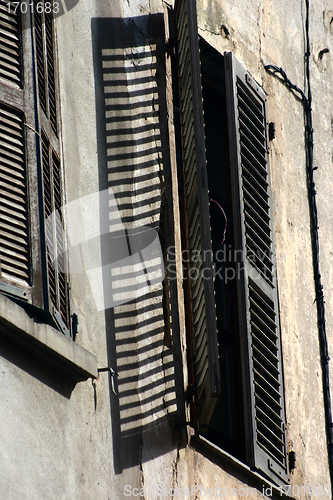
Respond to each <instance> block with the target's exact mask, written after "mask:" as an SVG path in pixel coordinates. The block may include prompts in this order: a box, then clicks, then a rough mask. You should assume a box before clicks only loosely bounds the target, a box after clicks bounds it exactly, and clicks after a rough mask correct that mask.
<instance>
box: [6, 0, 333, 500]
mask: <svg viewBox="0 0 333 500" xmlns="http://www.w3.org/2000/svg"><path fill="white" fill-rule="evenodd" d="M171 3H172V2H171V1H170V2H165V4H168V5H170V4H171ZM164 7H165V5H164V2H162V1H159V0H154V1H151V0H142V1H139V0H123V1H122V0H96V1H92V0H80V2H79V3H78V4H77V6H76V7H75V8H74V9H72V10H71V11H70V12H68V13H67V14H66V15H63V16H62V17H60V18H59V19H58V20H57V38H58V53H59V78H60V90H61V93H60V94H61V117H62V134H63V159H64V165H65V172H66V195H67V201H72V200H74V199H76V198H78V197H82V196H85V195H87V194H91V193H94V192H97V191H100V189H101V186H103V188H104V189H105V188H106V187H110V186H113V184H112V183H113V182H114V185H117V186H118V187H117V188H115V190H116V191H117V190H118V191H117V192H120V193H122V192H123V193H125V194H124V195H123V196H124V197H126V196H127V198H128V199H127V205H126V203H125V202H124V200H122V202H123V203H124V206H123V208H122V210H123V213H122V215H124V216H126V217H127V216H128V217H129V216H131V217H134V219H135V218H136V217H139V216H140V210H139V209H140V208H141V209H143V208H142V207H146V209H145V210H147V213H146V216H147V218H148V219H149V218H150V219H149V222H150V223H151V222H156V226H157V228H158V227H160V218H161V219H162V220H164V222H163V224H164V237H165V238H166V242H167V244H168V245H172V244H175V240H176V243H177V244H179V232H178V226H177V224H178V219H177V217H178V215H177V214H176V215H174V217H172V216H170V214H172V210H177V202H176V200H175V196H176V193H177V190H176V189H175V185H174V184H173V186H172V182H175V180H174V177H173V176H174V173H175V172H174V171H173V170H172V169H171V167H170V165H173V166H174V163H173V162H174V158H173V156H172V155H173V153H174V152H173V149H172V147H171V150H170V151H171V152H170V153H169V142H168V141H169V139H168V130H167V128H166V121H165V119H164V118H165V117H166V115H167V109H166V108H163V105H162V98H161V92H163V83H162V82H163V81H164V80H165V71H166V70H167V71H170V68H169V67H168V66H167V67H166V69H165V67H164V62H165V61H164V60H163V57H164V55H163V54H162V51H160V52H159V49H158V50H157V55H156V58H157V63H156V64H157V65H156V68H152V69H151V70H150V78H151V80H150V84H151V86H152V88H155V89H156V91H154V90H153V94H154V92H155V94H154V96H155V97H153V98H152V100H151V101H149V102H148V105H147V106H148V107H150V108H151V109H155V110H156V109H158V110H159V113H160V116H162V118H163V119H162V120H161V121H160V125H159V126H160V127H161V128H160V130H158V131H157V132H156V129H155V131H154V132H152V133H151V134H152V137H153V138H152V139H151V140H152V141H153V142H155V143H156V144H155V146H156V152H155V153H151V154H152V155H156V156H154V158H155V159H156V162H155V163H154V165H152V166H149V167H147V168H148V170H143V169H141V170H140V165H139V163H138V164H137V165H136V167H135V168H133V169H132V171H131V173H130V174H129V178H127V184H126V183H125V182H124V183H122V182H119V176H118V177H117V175H116V174H117V172H109V177H108V176H107V175H106V173H107V167H106V165H104V168H105V170H103V168H102V167H101V161H102V160H101V152H100V150H101V148H102V149H103V148H106V144H104V145H103V144H102V143H101V139H100V138H101V137H104V135H105V137H106V134H105V122H104V120H105V116H103V115H102V113H101V111H100V110H101V108H100V104H101V102H103V100H104V99H105V98H107V96H104V95H103V81H98V82H97V81H96V78H97V77H96V75H98V74H99V72H100V73H101V71H100V69H98V68H97V69H96V64H98V61H97V60H96V53H97V52H96V47H99V48H101V47H100V46H99V45H98V44H99V43H101V42H100V40H104V39H106V40H107V39H110V40H112V32H110V33H106V34H105V33H104V34H105V38H103V36H104V34H103V36H102V35H100V34H99V33H98V31H96V29H95V31H94V28H93V22H94V21H93V22H92V20H96V19H100V18H104V19H106V24H104V25H103V24H101V26H104V29H105V30H107V29H110V30H111V29H113V28H114V26H115V24H112V22H111V21H110V24H109V28H108V24H107V21H108V20H109V19H111V18H113V19H114V18H118V19H119V18H127V19H128V18H131V17H132V18H139V17H143V16H147V18H149V15H150V14H156V15H157V16H159V15H160V16H163V15H164V12H165V8H164ZM197 7H198V23H199V34H200V35H201V36H202V37H203V38H205V40H206V41H207V42H208V43H210V44H211V45H212V46H213V47H214V48H216V49H217V50H219V51H220V52H221V53H223V52H224V51H233V52H234V53H235V55H236V57H237V58H238V59H239V60H240V61H241V63H242V64H243V65H244V66H245V67H246V68H247V69H248V70H249V72H250V73H251V74H252V76H253V77H254V78H255V79H256V80H257V81H258V82H259V83H260V84H262V85H263V88H264V90H265V91H266V93H267V96H268V114H269V120H270V121H273V122H275V125H276V138H275V139H274V141H272V142H271V154H270V168H271V175H272V189H273V205H274V229H275V245H276V255H277V272H278V279H279V298H280V309H281V329H282V342H283V359H284V379H285V393H286V412H287V427H288V428H287V431H288V443H289V446H290V449H291V450H293V451H295V452H296V456H297V462H296V469H295V471H294V472H293V473H292V474H291V484H292V485H298V486H299V487H301V486H303V485H305V486H308V485H310V484H312V485H327V484H328V483H329V472H328V463H327V450H326V443H325V440H326V437H325V423H324V406H323V396H322V379H321V376H322V372H321V364H320V353H319V344H318V330H317V322H316V321H317V320H316V304H315V302H314V299H315V292H314V283H313V268H312V250H311V239H310V222H309V208H308V198H307V185H306V169H305V148H304V144H305V143H304V116H303V108H302V104H301V103H300V102H299V101H298V100H297V99H295V97H294V96H293V95H292V94H291V92H290V91H288V89H287V88H286V87H284V86H283V85H282V84H281V82H279V81H278V80H277V79H275V78H273V77H272V76H271V75H269V74H267V72H266V71H265V69H264V64H276V65H277V66H279V67H280V66H281V67H282V68H283V69H284V70H285V71H286V73H287V75H288V77H289V78H290V80H291V81H292V82H293V83H295V84H296V85H298V86H300V87H301V88H303V87H304V51H305V49H304V23H305V3H304V2H296V1H292V2H271V1H268V0H267V1H266V0H262V1H259V0H251V1H248V2H245V3H238V4H237V3H235V2H234V1H232V0H200V1H198V6H197ZM330 8H331V7H330V6H329V2H328V1H322V0H314V1H312V2H311V19H310V38H311V41H312V46H313V49H312V58H311V85H312V93H313V123H314V130H315V132H314V141H315V144H314V154H315V165H318V167H319V168H318V170H317V171H316V173H315V176H316V186H317V188H316V189H317V202H318V211H319V226H320V231H319V235H320V257H321V273H322V281H323V285H324V293H325V298H326V313H327V333H328V337H329V344H330V352H332V350H333V331H332V328H333V327H332V325H333V308H332V304H333V296H332V295H333V284H332V277H333V276H332V274H333V267H332V255H333V235H332V232H333V224H332V213H331V212H332V210H331V199H332V183H331V170H332V162H333V135H332V134H333V132H332V130H333V129H332V127H333V126H332V120H333V118H332V117H333V101H332V98H331V93H332V91H331V86H332V84H331V82H332V79H333V69H332V68H333V66H332V54H333V28H332V26H333V25H332V23H331V19H332V17H333V12H332V10H330ZM158 19H161V18H159V17H158ZM158 22H160V21H158ZM134 24H136V26H139V25H138V23H137V21H134ZM96 26H97V27H98V25H95V28H96ZM140 30H142V26H139V31H140ZM117 36H119V33H118V34H117ZM143 39H145V37H143ZM163 39H164V33H163V30H162V31H161V32H160V43H161V46H162V44H163ZM146 40H148V38H147V37H146ZM118 41H119V40H118ZM126 42H127V41H126V40H124V44H125V45H124V47H122V49H121V50H123V49H124V48H126V50H129V51H130V49H133V47H131V46H130V45H127V46H126ZM147 44H148V42H147ZM148 45H149V44H148ZM148 45H147V47H148ZM147 47H146V50H148V48H147ZM104 48H106V49H108V50H111V49H113V48H114V47H111V46H110V47H104ZM118 49H119V47H118V48H117V50H118ZM150 49H151V47H150ZM150 49H149V50H150ZM326 49H328V51H326ZM151 50H153V49H151ZM154 50H155V49H154ZM320 51H324V52H320ZM149 54H150V56H149V57H155V56H152V55H151V53H149ZM94 57H95V60H94ZM96 61H97V62H96ZM133 64H134V63H133ZM168 77H169V78H170V74H168ZM159 84H160V85H159ZM168 84H169V87H168V90H169V91H170V81H169V83H168ZM110 86H112V79H111V83H110ZM161 89H162V90H161ZM159 92H160V93H159ZM168 97H169V98H170V95H169V94H168ZM124 98H125V97H124ZM132 104H133V103H132ZM154 106H155V108H154ZM169 106H170V101H169ZM168 111H169V113H171V112H172V109H171V108H170V107H169V109H168ZM117 116H118V115H117ZM119 116H120V115H119ZM152 123H156V127H157V126H158V122H154V121H153V119H152ZM163 123H164V125H161V124H163ZM135 126H136V127H140V126H143V124H142V123H141V122H140V121H139V122H137V123H136V124H135ZM103 127H104V129H103ZM163 127H164V128H163ZM101 134H102V135H101ZM103 134H104V135H103ZM153 134H156V136H154V135H153ZM147 135H149V134H147ZM157 135H158V136H159V137H158V138H157ZM129 139H135V136H131V137H130V138H129ZM157 141H161V144H160V143H158V144H157ZM172 141H173V138H171V146H172V144H173V142H172ZM108 147H109V146H108ZM119 147H123V146H119ZM126 147H128V148H131V147H132V146H130V145H127V146H126ZM124 148H125V146H124ZM124 151H125V152H126V150H125V149H124ZM117 154H119V151H118V153H117ZM102 159H103V155H102ZM170 162H171V163H170ZM155 174H156V175H155ZM103 175H104V177H103ZM137 176H138V177H140V179H139V180H136V177H137ZM145 176H146V178H145ZM154 179H155V180H154ZM156 179H157V180H156ZM120 180H121V179H120ZM115 181H117V182H115ZM154 182H155V183H156V190H157V191H158V193H157V194H155V195H154V200H153V201H152V202H151V205H149V206H148V205H147V203H146V202H145V201H144V199H145V198H144V197H142V194H140V193H141V191H140V189H141V188H145V187H148V188H149V187H151V186H152V185H153V184H154ZM108 183H109V184H108ZM140 183H141V184H140ZM125 185H126V186H127V187H126V188H125ZM128 186H130V187H128ZM128 192H130V193H132V194H126V193H128ZM172 197H174V202H173V203H172ZM125 201H126V200H125ZM133 203H134V204H136V205H135V206H136V207H138V211H135V209H133V208H131V207H130V206H128V205H130V204H133ZM145 203H146V204H145ZM125 205H126V206H125ZM147 206H148V208H147ZM161 207H162V208H161ZM149 210H151V213H149ZM161 210H166V213H167V214H169V215H168V216H167V217H166V219H167V220H168V224H169V225H167V223H166V222H165V216H164V219H163V217H162V216H161V217H160V212H161ZM128 211H129V212H128ZM141 213H142V212H141ZM138 220H139V219H138ZM174 221H175V222H174ZM147 223H148V222H147ZM163 224H161V226H162V225H163ZM178 285H179V283H175V284H174V285H173V286H174V288H173V289H172V290H171V292H170V293H171V294H170V297H171V299H170V300H171V302H172V304H171V309H172V321H171V325H172V328H173V332H172V337H170V338H169V336H168V335H169V334H168V332H167V331H166V329H165V326H164V325H165V322H166V321H167V320H166V316H165V312H163V304H162V295H163V290H162V287H161V286H160V287H157V288H156V290H154V291H153V292H154V294H155V295H154V294H153V295H152V296H150V297H148V298H147V299H146V300H145V301H144V300H143V301H142V302H140V303H139V304H137V305H136V306H126V305H123V306H117V307H116V308H115V310H114V311H113V312H110V311H107V312H105V311H97V310H96V307H95V303H94V299H93V296H92V292H91V289H90V286H89V283H88V280H87V277H86V276H85V275H84V274H76V275H73V276H72V277H71V287H72V304H71V306H72V312H75V313H76V314H78V316H79V333H78V335H77V340H76V341H77V342H78V344H79V345H81V346H82V347H84V348H85V349H87V350H89V351H91V352H93V353H94V354H95V355H96V356H97V359H98V366H99V367H100V368H103V367H107V366H112V365H114V364H116V365H117V368H119V377H118V385H119V391H120V392H119V397H118V396H116V395H115V394H113V392H112V385H111V377H110V376H109V374H108V373H107V372H102V373H100V376H99V378H98V379H97V380H95V381H92V380H88V381H86V382H81V383H79V384H77V385H76V386H75V387H74V389H73V387H72V386H71V384H70V383H69V381H67V380H64V379H62V378H61V379H60V378H59V377H58V375H57V373H53V372H52V373H51V372H50V373H48V372H46V371H45V369H39V368H38V367H36V366H34V364H33V363H32V362H30V361H29V359H26V356H25V353H24V352H21V351H20V352H19V351H18V352H15V353H13V352H12V351H11V350H10V349H9V350H7V351H6V350H5V349H4V350H3V356H4V357H3V358H2V357H1V358H0V370H1V372H2V374H3V379H2V384H1V387H0V399H1V401H2V411H1V425H0V450H1V457H2V459H1V468H0V491H1V498H8V499H11V500H16V499H20V500H22V499H27V500H28V499H29V500H30V499H31V498H35V499H43V500H44V499H45V500H46V499H50V500H53V499H54V498H57V499H58V498H59V499H64V500H69V499H73V500H74V499H82V500H89V499H105V500H106V499H110V500H111V499H116V498H117V499H118V498H119V499H121V498H124V491H125V490H124V487H125V486H126V485H129V486H130V489H128V490H127V491H133V488H141V487H142V486H144V487H145V488H146V491H149V489H150V493H148V494H147V495H146V497H145V498H146V500H148V499H149V500H150V499H154V500H155V499H156V498H168V497H167V496H166V495H165V494H164V496H163V494H162V495H161V494H160V496H158V494H157V493H156V491H157V489H158V488H161V489H162V491H166V489H170V488H175V487H180V488H191V486H195V487H196V486H197V487H198V488H200V486H201V488H202V490H201V492H200V489H199V490H197V489H195V488H194V489H193V495H192V498H198V499H199V498H200V499H201V498H207V493H206V490H205V488H215V487H225V488H227V491H228V492H229V491H230V492H231V491H232V488H236V490H234V491H233V493H232V495H233V496H234V497H236V498H241V497H243V498H244V497H245V498H246V497H248V498H263V495H262V487H260V486H259V485H258V480H256V481H255V480H254V479H253V478H252V479H251V478H250V479H249V477H250V476H249V475H248V473H247V471H246V469H244V470H243V471H242V470H240V471H239V469H237V468H235V467H234V466H232V465H230V464H229V465H226V463H225V461H223V460H221V459H220V458H219V457H218V455H216V454H213V453H212V452H211V451H208V449H207V447H206V448H205V446H204V445H202V443H201V444H200V445H195V444H193V446H191V447H188V446H185V444H186V441H187V435H186V430H185V428H184V426H181V425H180V423H181V422H182V418H183V415H182V410H183V406H184V404H183V400H182V398H183V386H184V385H185V386H186V382H184V380H186V370H185V374H184V373H183V368H182V366H183V363H182V360H183V359H184V357H185V347H186V346H185V342H184V326H183V312H182V306H179V309H178V307H177V302H178V301H179V304H181V300H182V297H181V292H182V291H181V289H179V287H178V288H177V286H178ZM154 305H155V306H154ZM22 314H26V313H23V312H22ZM169 323H170V322H169ZM170 339H171V340H170ZM124 345H125V347H124ZM171 346H172V348H171ZM121 353H125V354H126V353H128V357H125V356H122V355H121ZM126 377H129V380H127V378H126ZM130 377H132V378H130ZM122 381H123V386H122ZM126 383H129V384H132V385H131V388H132V392H130V391H129V393H128V394H127V393H125V392H123V393H122V390H125V389H124V387H125V386H126ZM72 389H73V390H72ZM141 408H142V409H141ZM129 430H132V432H128V431H129ZM244 487H245V488H257V490H256V492H255V493H254V492H253V491H252V490H251V491H247V490H245V491H246V495H244V494H243V490H242V489H241V488H244ZM195 495H196V497H195ZM169 497H170V498H172V495H169ZM189 497H190V496H189V494H188V493H185V495H184V498H189ZM217 498H218V497H217Z"/></svg>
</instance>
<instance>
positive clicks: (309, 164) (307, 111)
mask: <svg viewBox="0 0 333 500" xmlns="http://www.w3.org/2000/svg"><path fill="white" fill-rule="evenodd" d="M305 3H306V21H305V33H306V51H305V73H306V82H307V95H305V93H304V92H303V91H302V90H301V89H300V88H299V87H297V86H296V85H293V84H292V83H291V81H290V80H289V78H287V75H286V73H285V72H284V71H283V69H282V68H278V67H277V66H274V65H271V64H269V65H267V66H265V69H266V71H268V72H269V73H271V74H273V75H274V76H277V77H278V78H279V79H280V80H281V81H282V83H283V84H284V85H286V87H288V88H289V89H290V90H291V91H292V93H293V94H294V95H295V97H297V98H299V99H301V101H302V103H303V107H304V121H305V142H306V171H307V182H308V198H309V210H310V224H311V243H312V262H313V274H314V282H315V292H316V303H317V324H318V336H319V345H320V354H321V365H322V383H323V396H324V408H325V426H326V437H327V451H328V463H329V470H330V479H331V487H332V489H333V422H332V405H331V394H330V380H329V359H330V358H329V355H328V346H327V335H326V320H325V301H324V293H323V285H322V283H321V275H320V267H319V238H318V229H319V228H318V212H317V203H316V190H315V182H314V177H313V172H314V170H316V169H317V167H314V166H313V128H312V108H311V106H312V94H311V85H310V36H309V18H310V13H309V11H310V6H309V0H305Z"/></svg>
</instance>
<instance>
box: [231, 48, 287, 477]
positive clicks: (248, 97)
mask: <svg viewBox="0 0 333 500" xmlns="http://www.w3.org/2000/svg"><path fill="white" fill-rule="evenodd" d="M225 74H226V92H227V94H226V95H227V109H228V128H229V137H230V159H231V176H232V194H233V203H234V206H233V210H234V214H235V221H234V222H235V227H236V228H237V231H236V233H237V235H236V245H237V248H238V249H241V250H242V255H243V262H242V265H243V266H244V269H243V273H242V276H241V282H240V287H239V300H240V304H241V309H242V312H243V315H242V321H241V328H242V338H243V341H244V342H243V346H242V347H243V354H244V360H243V361H244V362H243V366H244V380H246V382H245V383H246V390H245V393H246V408H247V412H246V413H247V417H248V422H247V424H248V429H247V431H248V450H247V451H248V459H249V461H250V462H251V463H252V465H254V466H255V467H256V468H257V469H258V470H261V471H262V472H264V473H265V474H266V475H268V476H269V477H271V478H272V479H273V480H275V481H278V478H279V479H280V480H283V481H286V480H287V479H288V468H287V454H286V437H285V407H284V392H283V374H282V359H281V340H280V324H279V311H278V296H277V282H276V268H275V255H274V243H273V226H272V209H271V189H270V173H269V165H268V155H267V154H268V140H267V119H266V98H265V95H264V92H263V91H262V89H260V87H259V86H258V85H257V84H256V82H255V81H254V80H253V78H252V77H251V76H250V75H249V74H248V73H247V72H246V71H245V70H244V68H243V67H242V65H241V64H240V63H239V62H238V61H237V59H236V58H235V57H234V56H233V55H232V54H231V53H228V54H226V55H225Z"/></svg>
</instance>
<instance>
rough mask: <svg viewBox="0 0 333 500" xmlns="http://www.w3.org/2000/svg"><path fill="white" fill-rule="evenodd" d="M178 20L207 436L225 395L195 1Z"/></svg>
mask: <svg viewBox="0 0 333 500" xmlns="http://www.w3.org/2000/svg"><path fill="white" fill-rule="evenodd" d="M175 15H176V28H177V53H178V68H179V94H180V114H181V135H182V155H183V175H184V190H185V212H186V226H187V227H186V229H187V240H188V249H189V252H190V255H192V256H193V255H199V253H200V259H195V260H194V261H193V260H192V261H191V262H190V276H191V277H192V279H191V287H190V288H191V309H192V332H193V356H194V360H193V363H194V375H195V385H196V399H197V415H196V416H197V419H198V422H199V425H200V429H201V430H205V429H206V428H207V426H208V424H209V421H210V417H211V415H212V412H213V410H214V406H215V402H216V399H217V397H218V396H219V394H220V371H219V360H218V345H217V330H216V311H215V297H214V283H213V277H212V276H213V271H212V252H211V235H210V219H209V200H208V183H207V171H206V152H205V136H204V124H203V106H202V91H201V75H200V59H199V41H198V28H197V14H196V5H195V1H194V0H180V1H178V2H176V6H175Z"/></svg>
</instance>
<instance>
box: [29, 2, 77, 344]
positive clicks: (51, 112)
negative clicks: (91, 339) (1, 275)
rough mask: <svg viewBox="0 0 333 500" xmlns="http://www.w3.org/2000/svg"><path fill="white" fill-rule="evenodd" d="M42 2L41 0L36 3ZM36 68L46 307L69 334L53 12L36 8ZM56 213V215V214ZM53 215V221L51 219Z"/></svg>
mask: <svg viewBox="0 0 333 500" xmlns="http://www.w3.org/2000/svg"><path fill="white" fill-rule="evenodd" d="M37 3H40V0H39V1H38V2H37V0H35V4H37ZM33 26H34V48H35V71H36V75H37V89H38V92H37V96H38V99H37V102H38V104H37V108H38V119H39V129H40V134H41V141H40V147H41V154H40V158H41V171H42V175H41V182H42V193H43V214H44V217H43V220H44V224H45V223H46V221H48V222H47V223H46V224H45V228H44V232H45V265H44V267H45V279H44V287H45V297H44V307H45V309H47V310H48V311H49V312H50V313H51V315H52V317H53V319H54V321H55V322H56V324H57V326H58V327H59V328H60V329H61V330H62V331H63V333H65V334H66V335H69V303H68V281H67V276H68V273H67V262H66V261H65V252H64V250H65V238H64V223H63V220H62V214H61V207H62V205H63V203H64V200H63V179H62V172H61V161H60V157H61V155H60V142H59V139H58V122H57V99H56V95H57V90H56V76H55V59H54V52H55V40H54V24H53V18H52V14H46V13H45V12H44V11H43V12H42V13H38V9H37V8H35V9H34V19H33ZM56 213H57V215H56ZM50 218H52V223H50Z"/></svg>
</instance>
